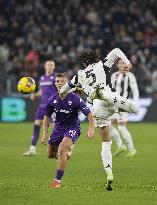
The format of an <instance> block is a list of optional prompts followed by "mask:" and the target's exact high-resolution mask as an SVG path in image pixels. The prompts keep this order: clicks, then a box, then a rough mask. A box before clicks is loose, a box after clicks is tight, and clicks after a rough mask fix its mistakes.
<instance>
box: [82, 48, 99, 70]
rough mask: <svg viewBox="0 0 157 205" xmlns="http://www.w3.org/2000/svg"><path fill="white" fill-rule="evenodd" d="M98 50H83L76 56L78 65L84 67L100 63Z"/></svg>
mask: <svg viewBox="0 0 157 205" xmlns="http://www.w3.org/2000/svg"><path fill="white" fill-rule="evenodd" d="M100 56H101V55H100V49H92V50H84V51H81V52H80V53H79V55H78V60H79V62H80V63H83V64H85V65H86V66H88V65H90V64H93V63H97V62H99V61H100Z"/></svg>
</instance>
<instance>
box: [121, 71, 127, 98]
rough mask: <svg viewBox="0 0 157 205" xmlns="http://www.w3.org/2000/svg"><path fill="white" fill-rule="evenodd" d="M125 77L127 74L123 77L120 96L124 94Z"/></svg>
mask: <svg viewBox="0 0 157 205" xmlns="http://www.w3.org/2000/svg"><path fill="white" fill-rule="evenodd" d="M125 78H126V75H125V74H123V77H122V79H121V92H120V96H123V95H124V82H125Z"/></svg>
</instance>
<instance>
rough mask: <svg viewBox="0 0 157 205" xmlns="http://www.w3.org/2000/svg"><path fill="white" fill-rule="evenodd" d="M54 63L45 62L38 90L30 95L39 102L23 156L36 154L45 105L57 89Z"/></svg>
mask: <svg viewBox="0 0 157 205" xmlns="http://www.w3.org/2000/svg"><path fill="white" fill-rule="evenodd" d="M54 70H55V63H54V61H52V60H48V61H46V62H45V75H43V76H41V77H40V90H39V91H38V92H36V93H34V94H32V95H31V97H30V99H31V100H35V98H37V97H40V98H41V100H40V104H39V106H38V109H37V111H36V115H35V121H34V130H33V136H32V141H31V146H30V148H29V150H28V151H27V152H25V153H23V155H24V156H32V155H36V144H37V141H38V139H39V134H40V128H41V126H42V122H43V119H44V115H45V105H46V103H47V101H48V99H49V98H50V97H51V96H52V95H54V94H55V93H56V92H57V90H56V87H55V75H54Z"/></svg>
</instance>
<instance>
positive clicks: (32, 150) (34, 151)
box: [23, 146, 37, 156]
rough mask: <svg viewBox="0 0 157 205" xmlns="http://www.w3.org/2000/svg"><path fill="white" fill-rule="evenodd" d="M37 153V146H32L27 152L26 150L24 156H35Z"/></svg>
mask: <svg viewBox="0 0 157 205" xmlns="http://www.w3.org/2000/svg"><path fill="white" fill-rule="evenodd" d="M36 154H37V152H36V148H35V146H30V148H29V150H28V151H27V152H24V153H23V155H24V156H35V155H36Z"/></svg>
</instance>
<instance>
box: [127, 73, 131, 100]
mask: <svg viewBox="0 0 157 205" xmlns="http://www.w3.org/2000/svg"><path fill="white" fill-rule="evenodd" d="M130 96H131V87H130V77H129V75H128V95H127V97H126V98H129V97H130Z"/></svg>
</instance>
